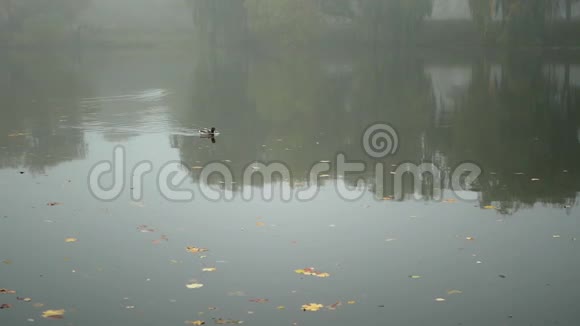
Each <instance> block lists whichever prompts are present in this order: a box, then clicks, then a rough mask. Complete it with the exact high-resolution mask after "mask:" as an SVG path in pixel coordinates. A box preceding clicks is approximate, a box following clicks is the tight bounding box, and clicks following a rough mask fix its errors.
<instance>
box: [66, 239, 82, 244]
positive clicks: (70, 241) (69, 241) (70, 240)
mask: <svg viewBox="0 0 580 326" xmlns="http://www.w3.org/2000/svg"><path fill="white" fill-rule="evenodd" d="M77 241H79V240H78V239H77V238H66V239H64V242H67V243H72V242H77Z"/></svg>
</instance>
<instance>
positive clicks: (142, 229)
mask: <svg viewBox="0 0 580 326" xmlns="http://www.w3.org/2000/svg"><path fill="white" fill-rule="evenodd" d="M137 231H139V232H142V233H153V232H155V229H152V228H150V227H149V226H147V225H139V226H138V227H137Z"/></svg>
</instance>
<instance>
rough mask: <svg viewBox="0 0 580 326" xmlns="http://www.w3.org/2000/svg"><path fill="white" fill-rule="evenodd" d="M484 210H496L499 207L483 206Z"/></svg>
mask: <svg viewBox="0 0 580 326" xmlns="http://www.w3.org/2000/svg"><path fill="white" fill-rule="evenodd" d="M483 208H485V209H496V208H497V207H495V206H493V205H488V206H483Z"/></svg>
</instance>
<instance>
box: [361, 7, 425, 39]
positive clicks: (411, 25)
mask: <svg viewBox="0 0 580 326" xmlns="http://www.w3.org/2000/svg"><path fill="white" fill-rule="evenodd" d="M432 5H433V4H432V0H405V1H400V0H367V1H362V2H361V9H362V15H361V17H360V18H359V23H358V24H359V26H361V27H362V28H363V30H366V33H367V38H370V39H371V40H375V41H377V40H385V38H387V39H394V40H395V41H397V42H408V41H411V40H413V39H414V37H415V36H416V35H417V33H418V32H419V31H420V27H421V24H422V22H423V19H424V18H425V17H426V16H427V15H429V14H430V13H431V11H432Z"/></svg>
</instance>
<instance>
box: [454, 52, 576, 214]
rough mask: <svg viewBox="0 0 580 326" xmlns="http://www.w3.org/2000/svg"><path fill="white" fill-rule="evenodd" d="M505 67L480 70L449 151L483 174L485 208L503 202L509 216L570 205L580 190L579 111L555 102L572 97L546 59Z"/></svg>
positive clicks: (510, 60)
mask: <svg viewBox="0 0 580 326" xmlns="http://www.w3.org/2000/svg"><path fill="white" fill-rule="evenodd" d="M498 67H500V66H496V68H495V69H492V67H490V65H489V64H486V63H481V64H478V65H475V66H474V73H473V80H472V83H471V86H470V88H469V90H468V92H467V94H466V95H465V99H464V102H463V104H462V106H461V110H460V111H459V112H458V113H457V114H456V115H455V118H454V123H453V129H452V131H450V132H451V134H449V135H448V137H452V139H453V141H452V142H449V146H453V147H450V148H448V149H447V150H446V152H448V153H452V155H451V156H450V158H451V160H452V161H454V162H460V161H462V160H463V159H465V158H466V157H469V159H470V160H474V161H475V162H477V163H478V164H480V165H481V166H482V167H483V168H484V171H485V175H484V177H483V179H482V182H481V186H482V191H483V193H482V195H483V204H489V203H491V202H496V201H497V202H500V205H499V206H500V207H501V211H502V212H504V213H510V212H514V211H516V210H517V209H518V208H520V207H525V206H530V205H533V204H534V203H536V202H538V201H540V202H543V203H550V204H555V205H559V206H563V205H570V204H571V203H572V202H573V201H574V199H575V197H576V191H577V187H578V177H577V176H576V174H574V172H572V171H573V166H577V165H578V164H580V156H578V154H577V153H578V152H579V148H578V143H577V141H576V135H575V133H576V130H577V128H578V126H577V125H576V122H575V121H574V120H575V117H576V116H577V115H578V114H579V113H580V112H576V111H574V110H572V108H573V103H570V102H568V101H561V100H555V99H559V98H562V97H565V96H566V95H565V93H567V92H568V91H567V90H565V89H563V88H561V87H559V86H558V84H559V83H558V82H557V81H555V80H553V79H551V78H550V77H549V76H547V75H546V72H545V70H544V69H543V65H542V61H541V60H540V58H529V57H525V58H522V57H517V58H515V57H512V56H509V57H508V58H507V59H506V60H505V61H504V64H503V65H501V68H498ZM498 69H501V73H499V72H498ZM492 70H495V73H492ZM561 77H562V76H561ZM564 171H569V172H564ZM531 178H539V179H540V181H539V182H534V181H531Z"/></svg>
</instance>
